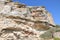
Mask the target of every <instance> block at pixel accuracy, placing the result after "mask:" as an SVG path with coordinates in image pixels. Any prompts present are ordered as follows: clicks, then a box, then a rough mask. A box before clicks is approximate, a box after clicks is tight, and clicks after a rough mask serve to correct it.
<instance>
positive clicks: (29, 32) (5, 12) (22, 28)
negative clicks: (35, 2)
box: [0, 0, 55, 40]
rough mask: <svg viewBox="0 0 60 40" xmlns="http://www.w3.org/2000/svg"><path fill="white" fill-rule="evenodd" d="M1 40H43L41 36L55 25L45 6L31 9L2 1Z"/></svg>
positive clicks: (0, 18)
mask: <svg viewBox="0 0 60 40" xmlns="http://www.w3.org/2000/svg"><path fill="white" fill-rule="evenodd" d="M0 6H1V7H0V39H1V40H41V38H40V35H41V34H43V33H44V32H46V31H38V30H47V29H49V28H51V27H54V26H55V24H54V22H53V19H52V17H51V15H48V14H49V13H48V12H47V11H46V9H45V7H44V6H41V7H31V6H26V5H24V4H20V3H18V2H13V1H12V0H0Z"/></svg>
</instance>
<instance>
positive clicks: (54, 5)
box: [14, 0, 60, 25]
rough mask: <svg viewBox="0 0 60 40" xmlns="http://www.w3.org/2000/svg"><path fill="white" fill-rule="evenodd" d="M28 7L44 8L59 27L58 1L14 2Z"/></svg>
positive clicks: (18, 0)
mask: <svg viewBox="0 0 60 40" xmlns="http://www.w3.org/2000/svg"><path fill="white" fill-rule="evenodd" d="M14 1H17V2H20V3H24V4H26V5H28V6H45V7H46V9H47V10H48V11H49V12H50V13H51V14H52V16H53V18H54V22H55V24H59V25H60V0H14Z"/></svg>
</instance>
